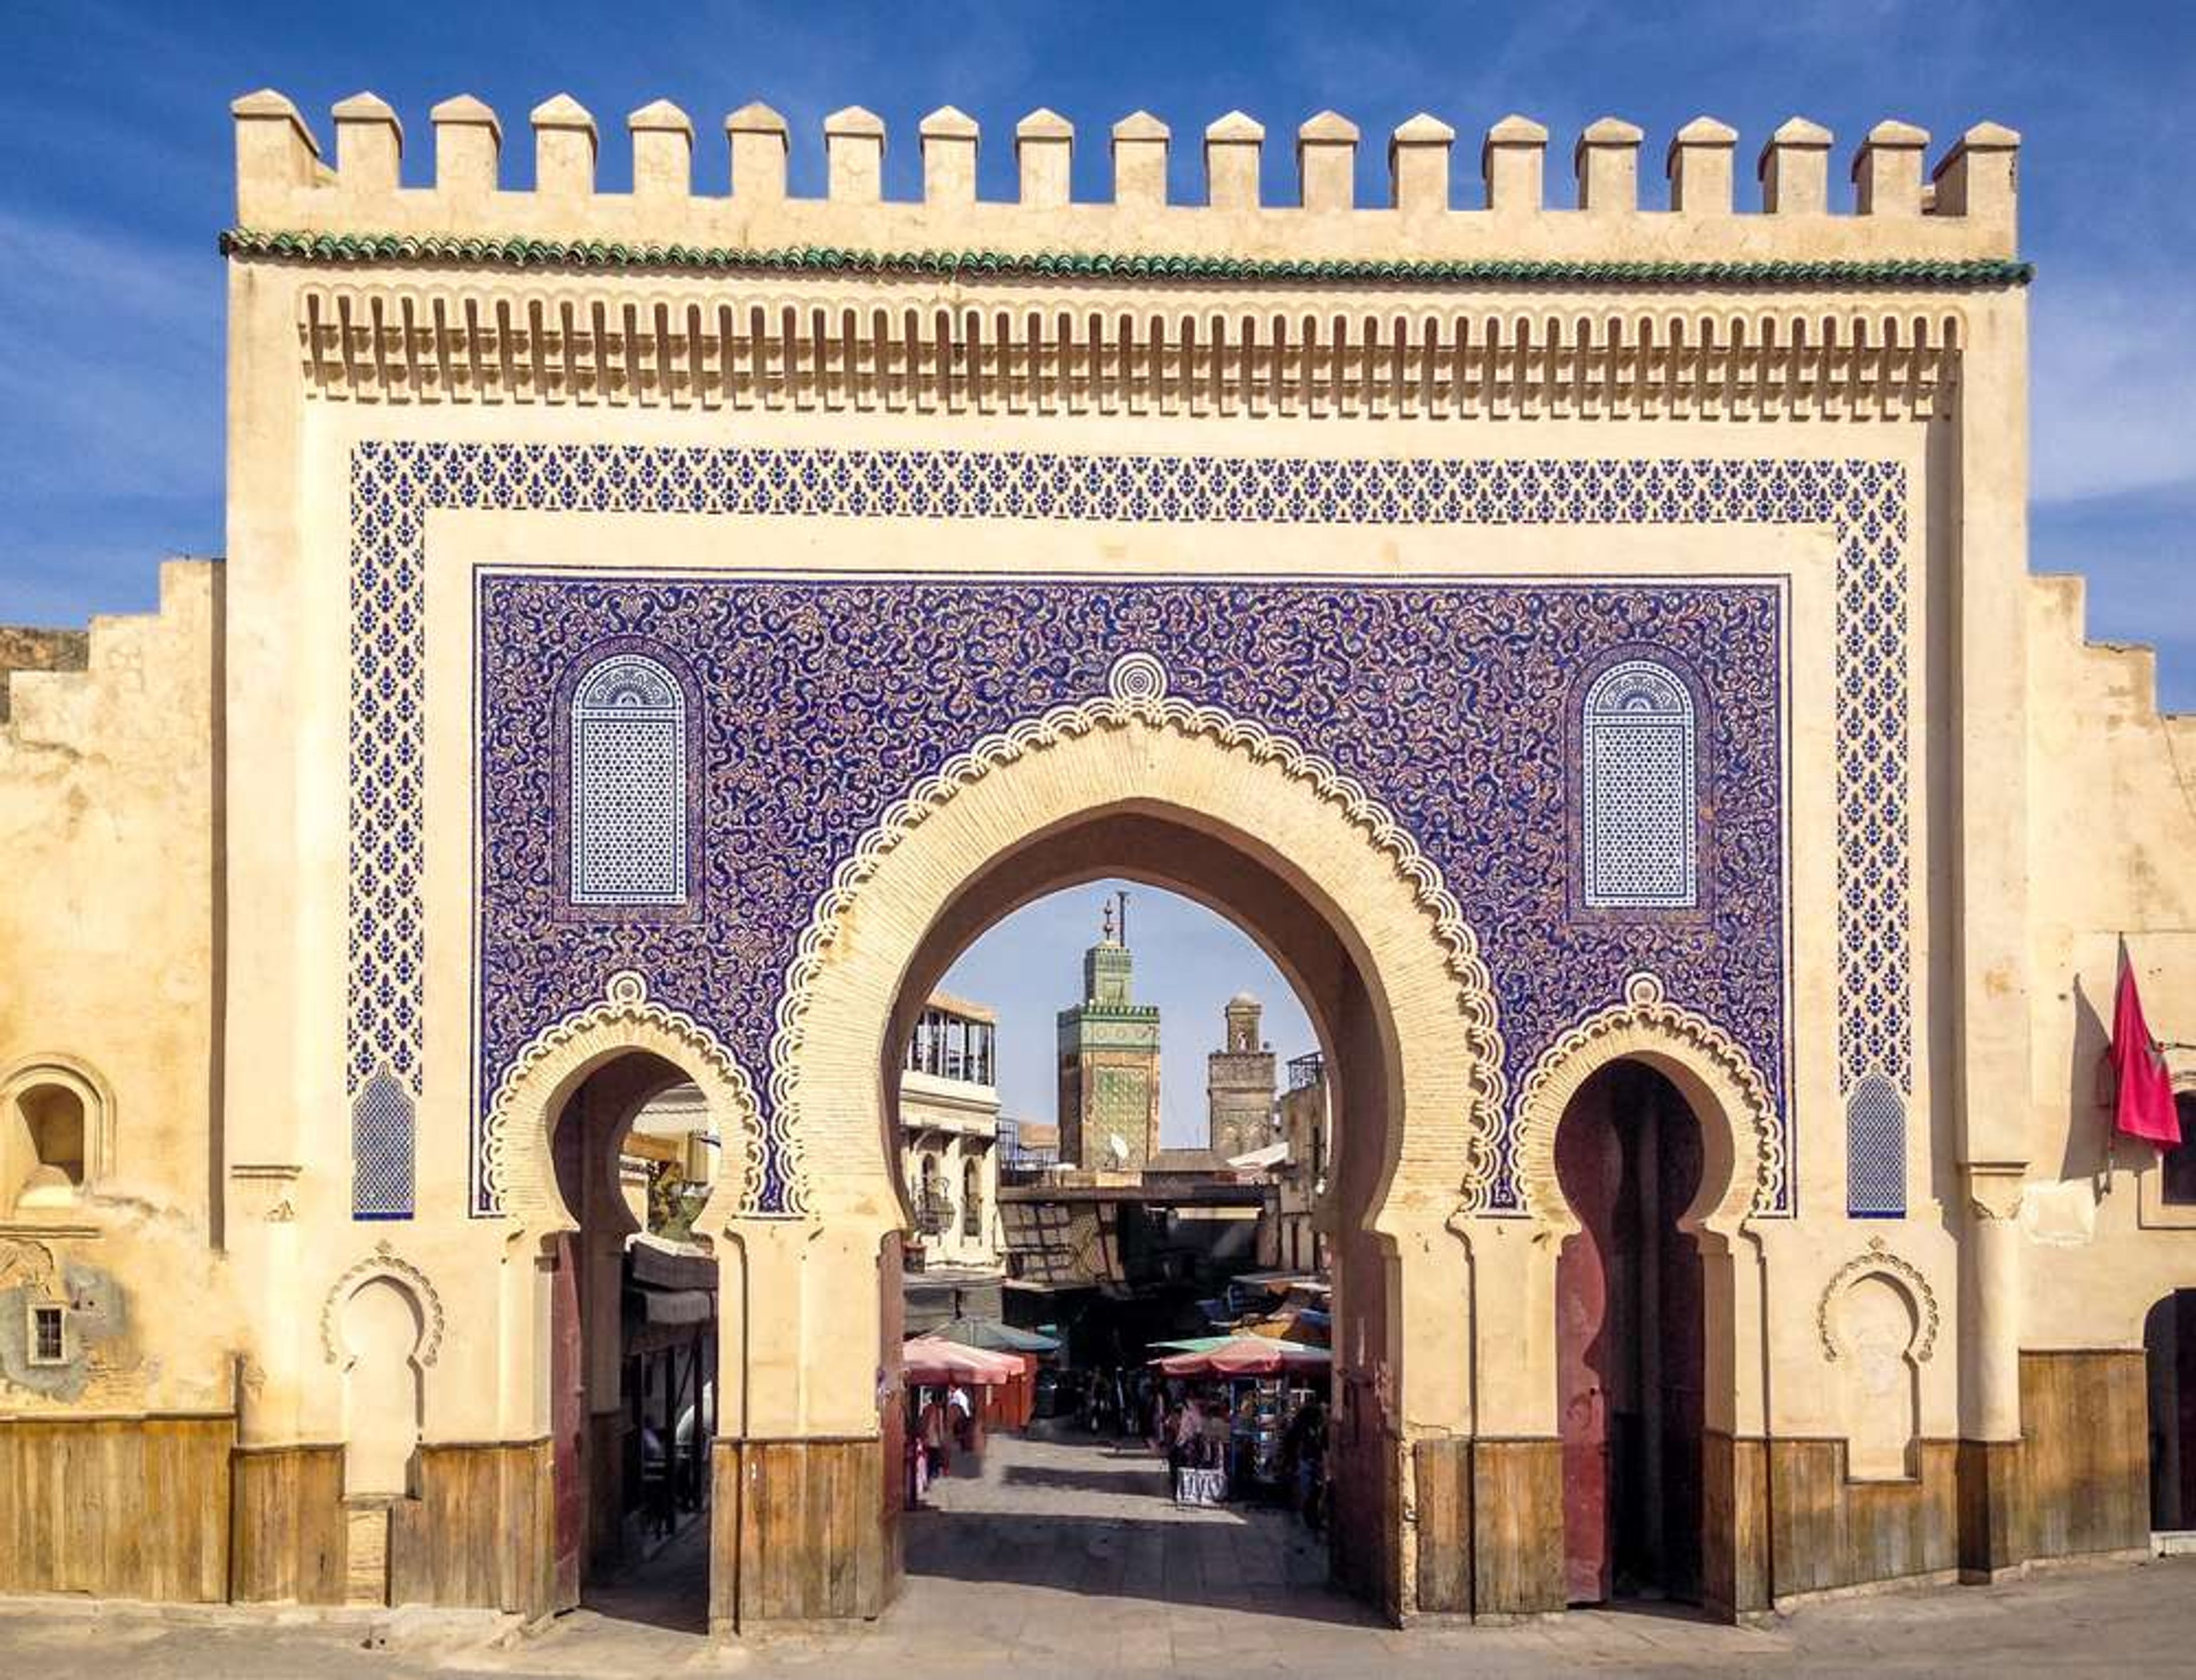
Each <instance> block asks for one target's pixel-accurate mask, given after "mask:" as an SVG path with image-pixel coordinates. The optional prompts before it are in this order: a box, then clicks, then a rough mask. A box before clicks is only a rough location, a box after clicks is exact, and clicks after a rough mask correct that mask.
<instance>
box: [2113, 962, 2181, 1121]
mask: <svg viewBox="0 0 2196 1680" xmlns="http://www.w3.org/2000/svg"><path fill="white" fill-rule="evenodd" d="M2112 1074H2113V1077H2114V1078H2115V1079H2116V1080H2117V1081H2118V1085H2119V1091H2118V1096H2117V1097H2116V1098H2115V1099H2114V1101H2113V1104H2112V1125H2113V1127H2114V1128H2115V1129H2118V1130H2119V1131H2123V1132H2125V1133H2126V1134H2128V1135H2129V1136H2130V1137H2135V1138H2147V1139H2148V1140H2150V1141H2151V1142H2152V1143H2154V1144H2156V1145H2158V1147H2160V1148H2161V1149H2170V1148H2171V1147H2173V1146H2174V1145H2176V1144H2177V1143H2179V1142H2180V1141H2181V1117H2180V1116H2179V1115H2178V1114H2176V1113H2175V1112H2174V1110H2173V1079H2172V1076H2171V1075H2170V1074H2168V1073H2167V1072H2166V1071H2165V1058H2164V1056H2162V1055H2160V1054H2158V1046H2157V1045H2156V1044H2155V1043H2154V1042H2152V1039H2151V1036H2150V1027H2149V1025H2148V1024H2147V1022H2145V1021H2144V1019H2143V1018H2142V997H2141V994H2140V993H2139V992H2137V991H2136V990H2135V965H2134V964H2133V963H2132V962H2130V961H2127V960H2126V959H2125V958H2124V957H2123V958H2122V959H2121V961H2120V984H2119V990H2118V993H2117V994H2116V995H2115V996H2114V997H2113V999H2112Z"/></svg>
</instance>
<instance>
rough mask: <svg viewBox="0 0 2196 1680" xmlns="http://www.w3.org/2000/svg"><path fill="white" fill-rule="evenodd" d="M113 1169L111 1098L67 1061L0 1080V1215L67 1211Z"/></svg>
mask: <svg viewBox="0 0 2196 1680" xmlns="http://www.w3.org/2000/svg"><path fill="white" fill-rule="evenodd" d="M113 1169H114V1098H113V1090H112V1089H111V1088H110V1087H109V1086H108V1084H107V1081H106V1080H105V1079H104V1078H103V1077H101V1076H100V1074H99V1073H97V1072H96V1071H95V1070H94V1069H93V1068H92V1067H91V1066H90V1064H88V1063H86V1062H84V1061H81V1060H79V1059H77V1058H74V1057H70V1056H60V1055H45V1056H36V1057H29V1058H26V1059H24V1060H21V1061H19V1062H17V1063H15V1064H14V1065H12V1066H11V1067H9V1069H8V1070H7V1071H5V1072H4V1073H0V1215H7V1214H10V1213H21V1214H25V1215H35V1214H36V1213H37V1212H38V1210H39V1209H52V1208H66V1207H71V1206H73V1205H74V1204H76V1202H77V1200H78V1198H80V1197H81V1196H83V1195H84V1192H86V1191H87V1190H90V1189H91V1188H93V1187H95V1186H97V1185H98V1184H99V1183H100V1182H101V1181H102V1180H103V1179H105V1178H106V1177H107V1175H109V1174H110V1173H111V1172H113Z"/></svg>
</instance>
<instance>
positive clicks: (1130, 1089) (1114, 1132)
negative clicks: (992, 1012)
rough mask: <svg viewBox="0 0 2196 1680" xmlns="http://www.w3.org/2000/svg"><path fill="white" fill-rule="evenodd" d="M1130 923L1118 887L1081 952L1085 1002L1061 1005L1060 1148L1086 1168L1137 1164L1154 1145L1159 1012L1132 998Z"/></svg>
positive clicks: (1156, 1143) (1156, 1134) (1152, 1151)
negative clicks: (1096, 931) (1091, 940)
mask: <svg viewBox="0 0 2196 1680" xmlns="http://www.w3.org/2000/svg"><path fill="white" fill-rule="evenodd" d="M1117 913H1118V931H1117V923H1116V915H1117ZM1128 923H1129V907H1128V894H1127V893H1125V892H1124V893H1122V894H1120V895H1119V896H1118V898H1114V899H1108V900H1107V904H1106V908H1105V912H1104V915H1103V916H1102V917H1101V921H1100V932H1099V938H1098V943H1097V944H1095V945H1093V946H1091V947H1090V948H1089V950H1086V951H1085V952H1084V954H1083V1002H1080V1003H1078V1004H1077V1005H1076V1006H1075V1007H1073V1008H1072V1009H1063V1010H1061V1011H1060V1159H1061V1160H1062V1161H1072V1162H1074V1163H1076V1164H1077V1165H1078V1166H1079V1167H1082V1168H1084V1169H1085V1170H1086V1171H1097V1170H1103V1171H1120V1172H1133V1171H1137V1170H1140V1169H1141V1168H1142V1167H1143V1166H1144V1165H1145V1163H1147V1162H1148V1161H1149V1160H1150V1159H1151V1158H1152V1157H1153V1155H1155V1154H1157V1153H1158V1152H1159V1006H1158V1005H1157V1004H1153V1003H1138V1002H1136V996H1135V980H1136V959H1135V957H1134V956H1132V955H1130V950H1129V945H1128V931H1129V930H1128Z"/></svg>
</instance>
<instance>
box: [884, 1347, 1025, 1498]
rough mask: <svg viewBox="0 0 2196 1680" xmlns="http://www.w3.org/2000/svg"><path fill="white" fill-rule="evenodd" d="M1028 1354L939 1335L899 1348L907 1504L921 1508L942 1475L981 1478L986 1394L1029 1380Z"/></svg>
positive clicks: (987, 1404)
mask: <svg viewBox="0 0 2196 1680" xmlns="http://www.w3.org/2000/svg"><path fill="white" fill-rule="evenodd" d="M1023 1359H1024V1355H1021V1354H999V1353H993V1352H991V1350H989V1349H988V1348H970V1347H967V1346H964V1345H963V1344H962V1343H960V1342H948V1341H946V1340H945V1339H944V1338H943V1337H941V1336H914V1337H912V1338H910V1340H908V1341H907V1342H903V1343H902V1344H901V1345H900V1380H901V1387H902V1392H903V1394H904V1405H905V1408H906V1416H907V1454H906V1457H907V1481H906V1497H907V1501H908V1503H909V1504H910V1505H912V1504H920V1503H921V1501H922V1494H923V1492H924V1490H925V1489H926V1488H927V1487H928V1486H929V1484H930V1482H931V1481H933V1479H934V1478H936V1477H938V1476H940V1475H951V1474H954V1473H955V1466H956V1463H957V1464H958V1466H959V1471H958V1473H959V1474H961V1475H975V1474H978V1473H980V1468H981V1464H982V1461H983V1452H984V1420H985V1414H986V1412H988V1410H989V1409H990V1406H989V1401H988V1398H987V1397H988V1394H989V1393H990V1391H991V1390H992V1389H995V1388H1002V1387H1003V1386H1005V1385H1007V1384H1008V1383H1014V1382H1015V1381H1017V1380H1020V1379H1021V1378H1022V1377H1024V1376H1025V1374H1026V1373H1025V1370H1024V1365H1023Z"/></svg>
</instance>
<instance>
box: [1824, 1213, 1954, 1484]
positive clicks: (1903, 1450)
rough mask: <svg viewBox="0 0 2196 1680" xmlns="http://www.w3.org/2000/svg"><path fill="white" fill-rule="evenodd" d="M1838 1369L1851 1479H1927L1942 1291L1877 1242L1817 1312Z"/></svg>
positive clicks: (1827, 1292) (1842, 1270) (1828, 1290)
mask: <svg viewBox="0 0 2196 1680" xmlns="http://www.w3.org/2000/svg"><path fill="white" fill-rule="evenodd" d="M1815 1322H1816V1331H1817V1335H1818V1336H1820V1338H1821V1341H1822V1344H1823V1358H1824V1359H1825V1360H1829V1362H1830V1364H1831V1365H1832V1367H1833V1376H1834V1380H1835V1383H1836V1384H1837V1409H1838V1417H1839V1420H1840V1422H1841V1424H1842V1426H1843V1429H1844V1434H1845V1438H1846V1475H1848V1476H1849V1477H1851V1478H1852V1480H1854V1481H1904V1480H1906V1479H1908V1478H1910V1477H1913V1476H1916V1475H1920V1474H1921V1367H1922V1366H1923V1365H1926V1364H1927V1362H1928V1360H1929V1358H1930V1356H1931V1355H1932V1354H1933V1353H1934V1352H1935V1351H1936V1346H1937V1331H1938V1324H1939V1313H1938V1308H1937V1296H1936V1291H1935V1290H1933V1289H1931V1288H1930V1286H1929V1280H1928V1279H1927V1277H1926V1276H1925V1275H1924V1274H1923V1273H1921V1271H1920V1269H1919V1268H1917V1267H1915V1266H1913V1265H1912V1264H1911V1263H1910V1262H1909V1261H1906V1260H1904V1259H1902V1258H1901V1257H1900V1256H1898V1255H1896V1254H1894V1253H1893V1252H1892V1251H1891V1249H1890V1247H1889V1246H1888V1245H1887V1244H1886V1243H1885V1242H1884V1241H1883V1240H1882V1238H1876V1239H1875V1240H1874V1241H1872V1242H1871V1243H1869V1245H1868V1247H1867V1248H1866V1249H1865V1250H1864V1251H1863V1252H1861V1253H1859V1254H1858V1255H1855V1256H1853V1257H1852V1259H1851V1260H1848V1261H1846V1263H1845V1264H1844V1265H1843V1266H1841V1267H1839V1268H1838V1269H1837V1271H1836V1272H1835V1273H1832V1275H1831V1277H1830V1280H1829V1283H1828V1284H1826V1285H1824V1286H1823V1298H1822V1301H1821V1302H1820V1304H1819V1305H1818V1306H1817V1308H1816V1312H1815Z"/></svg>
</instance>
